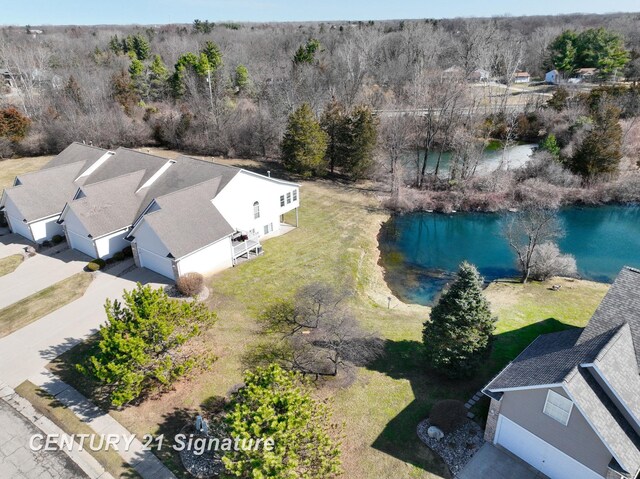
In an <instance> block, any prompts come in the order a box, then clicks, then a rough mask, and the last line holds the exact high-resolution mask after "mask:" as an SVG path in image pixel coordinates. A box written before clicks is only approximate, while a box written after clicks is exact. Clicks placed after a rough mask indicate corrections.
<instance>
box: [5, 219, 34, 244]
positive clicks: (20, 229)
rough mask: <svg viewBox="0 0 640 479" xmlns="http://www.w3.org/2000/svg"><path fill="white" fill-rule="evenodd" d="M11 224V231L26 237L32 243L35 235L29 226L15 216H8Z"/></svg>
mask: <svg viewBox="0 0 640 479" xmlns="http://www.w3.org/2000/svg"><path fill="white" fill-rule="evenodd" d="M8 220H9V224H10V225H11V231H13V232H14V233H17V234H19V235H20V236H24V237H25V238H27V239H28V240H30V241H33V235H32V234H31V230H30V229H29V225H28V224H27V223H25V222H24V221H22V220H19V219H18V218H16V217H15V216H8Z"/></svg>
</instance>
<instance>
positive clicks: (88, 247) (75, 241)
mask: <svg viewBox="0 0 640 479" xmlns="http://www.w3.org/2000/svg"><path fill="white" fill-rule="evenodd" d="M67 237H68V238H69V246H71V247H72V248H73V249H77V250H78V251H82V252H83V253H84V254H86V255H89V256H90V257H92V258H95V257H96V248H95V245H94V244H93V240H92V239H91V238H89V237H87V236H82V235H79V234H77V233H74V232H73V231H69V230H67Z"/></svg>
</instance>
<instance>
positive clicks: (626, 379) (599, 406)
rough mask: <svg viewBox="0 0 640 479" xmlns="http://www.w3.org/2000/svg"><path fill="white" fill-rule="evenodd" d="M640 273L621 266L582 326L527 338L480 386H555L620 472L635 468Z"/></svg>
mask: <svg viewBox="0 0 640 479" xmlns="http://www.w3.org/2000/svg"><path fill="white" fill-rule="evenodd" d="M639 365H640V271H639V270H636V269H634V268H628V267H625V268H623V270H622V271H621V272H620V274H619V275H618V277H617V278H616V280H615V282H614V283H613V285H612V286H611V288H610V290H609V292H608V293H607V295H606V296H605V298H604V299H603V300H602V302H601V303H600V306H598V309H597V310H596V312H595V313H594V315H593V316H592V318H591V320H590V321H589V323H588V324H587V326H586V327H585V328H584V329H572V330H568V331H562V332H559V333H552V334H545V335H542V336H539V337H538V338H537V339H536V340H535V341H533V342H532V343H531V344H530V345H529V346H528V347H527V348H526V349H525V350H524V351H523V352H522V353H521V354H520V355H519V356H518V357H517V358H515V359H514V360H513V361H512V362H511V363H510V364H509V365H508V366H507V367H506V368H504V369H503V370H502V371H501V372H500V374H498V375H497V376H496V377H495V378H494V379H493V380H492V381H491V382H490V383H489V384H488V385H487V386H486V387H485V389H484V391H485V393H486V394H487V395H489V396H491V397H494V398H496V399H497V398H499V397H500V396H501V395H502V394H503V393H504V392H505V391H508V390H511V389H526V388H530V387H536V386H539V387H544V386H560V387H563V388H564V389H565V390H566V391H567V393H568V394H569V396H570V397H571V398H572V400H573V401H574V403H575V404H576V406H577V407H578V409H579V410H580V412H581V413H582V414H583V415H584V416H585V417H586V419H587V421H588V422H589V423H590V424H591V426H592V427H593V428H594V430H595V432H596V433H597V434H598V435H599V437H600V438H602V440H603V442H604V443H605V445H606V446H607V447H608V448H609V450H610V451H611V453H612V455H613V456H614V459H615V463H614V464H613V465H612V467H614V468H615V469H617V470H620V471H622V472H624V473H625V474H626V475H628V476H629V475H633V474H635V473H636V472H637V471H638V469H640V435H639V434H640V375H639V371H638V370H639Z"/></svg>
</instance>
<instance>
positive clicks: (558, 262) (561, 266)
mask: <svg viewBox="0 0 640 479" xmlns="http://www.w3.org/2000/svg"><path fill="white" fill-rule="evenodd" d="M577 274H578V268H577V266H576V260H575V258H574V257H573V256H571V255H570V254H562V253H560V249H559V248H558V245H556V244H555V243H552V242H547V243H542V244H541V245H540V246H538V247H537V248H536V249H535V250H534V251H533V254H532V255H531V278H533V279H536V280H538V281H545V280H547V279H549V278H551V277H552V276H569V277H573V276H576V275H577Z"/></svg>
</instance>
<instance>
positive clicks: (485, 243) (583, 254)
mask: <svg viewBox="0 0 640 479" xmlns="http://www.w3.org/2000/svg"><path fill="white" fill-rule="evenodd" d="M558 216H559V218H560V220H561V222H562V224H563V226H564V229H565V232H566V235H565V236H564V237H563V238H561V239H560V240H559V241H558V244H559V246H560V249H561V251H562V252H563V253H570V254H572V255H573V256H574V257H575V258H576V263H577V266H578V273H579V275H580V277H582V278H585V279H590V280H594V281H601V282H611V281H613V279H614V278H615V277H616V275H617V274H618V272H619V271H620V269H621V268H622V267H623V266H624V265H628V266H634V267H640V207H639V206H617V205H615V206H601V207H594V208H589V207H570V208H564V209H562V210H560V212H559V213H558ZM502 222H503V216H502V215H498V214H491V213H455V214H451V215H446V214H438V213H422V212H421V213H411V214H407V215H401V216H394V217H392V218H391V219H390V220H389V221H388V222H387V223H386V224H385V225H384V226H383V229H382V231H381V233H380V250H381V252H382V264H383V266H384V267H385V277H386V280H387V283H388V284H389V287H390V288H391V290H392V291H393V292H394V294H396V295H397V296H398V297H399V298H400V299H402V300H403V301H406V302H410V303H418V304H431V303H432V302H433V300H434V299H435V298H436V297H437V295H438V293H439V292H440V291H441V290H442V288H443V287H444V286H445V285H446V283H447V282H448V281H449V280H450V279H451V277H452V273H454V272H455V271H456V269H457V267H458V265H459V264H460V262H462V261H464V260H467V261H469V262H471V263H473V264H475V265H476V266H477V267H478V269H479V270H480V273H481V274H482V275H483V276H484V278H485V280H486V281H493V280H495V279H499V278H508V277H513V276H517V275H518V271H517V269H516V265H515V255H514V254H513V252H512V250H511V249H510V248H509V245H508V244H507V242H506V240H505V239H504V238H503V236H502Z"/></svg>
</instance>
